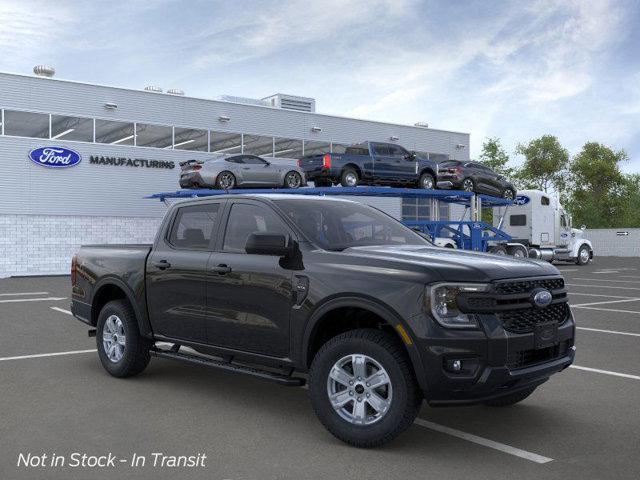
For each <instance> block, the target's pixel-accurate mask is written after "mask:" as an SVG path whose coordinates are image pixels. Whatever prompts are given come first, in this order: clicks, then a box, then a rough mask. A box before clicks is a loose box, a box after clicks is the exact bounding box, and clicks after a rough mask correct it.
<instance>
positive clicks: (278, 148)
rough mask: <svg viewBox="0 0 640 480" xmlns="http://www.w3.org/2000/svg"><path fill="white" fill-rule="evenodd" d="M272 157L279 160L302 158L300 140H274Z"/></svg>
mask: <svg viewBox="0 0 640 480" xmlns="http://www.w3.org/2000/svg"><path fill="white" fill-rule="evenodd" d="M274 143H275V149H274V152H273V156H274V157H280V158H296V159H297V158H302V140H292V139H289V138H277V137H276V138H275V139H274Z"/></svg>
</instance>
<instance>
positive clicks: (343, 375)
mask: <svg viewBox="0 0 640 480" xmlns="http://www.w3.org/2000/svg"><path fill="white" fill-rule="evenodd" d="M327 394H328V395H329V401H330V402H331V406H332V407H333V409H334V410H335V411H336V413H337V414H338V415H340V417H342V418H343V419H344V420H346V421H347V422H349V423H351V424H354V425H371V424H373V423H376V422H378V421H379V420H380V419H382V418H383V417H384V416H385V415H386V414H387V412H389V409H390V407H391V403H392V401H393V389H392V385H391V379H390V377H389V374H388V373H387V371H386V370H385V369H384V368H383V367H382V365H380V363H379V362H378V361H377V360H375V359H373V358H371V357H369V356H367V355H362V354H351V355H347V356H345V357H342V358H341V359H340V360H338V361H337V362H336V363H335V364H334V365H333V367H332V368H331V370H330V372H329V378H328V379H327Z"/></svg>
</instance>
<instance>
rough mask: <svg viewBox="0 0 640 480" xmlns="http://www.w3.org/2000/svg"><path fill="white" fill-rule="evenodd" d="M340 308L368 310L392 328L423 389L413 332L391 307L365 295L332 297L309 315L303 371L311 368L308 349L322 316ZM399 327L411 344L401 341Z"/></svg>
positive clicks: (419, 360) (304, 335)
mask: <svg viewBox="0 0 640 480" xmlns="http://www.w3.org/2000/svg"><path fill="white" fill-rule="evenodd" d="M341 307H356V308H362V309H363V310H368V311H370V312H371V313H374V314H376V315H378V316H379V317H380V318H382V319H383V320H384V321H385V322H386V323H388V324H389V325H390V326H391V327H393V329H394V331H395V333H396V335H397V336H398V337H400V338H401V342H402V345H403V346H404V348H405V350H406V351H407V353H408V354H409V359H410V360H411V364H412V366H413V369H414V372H415V374H416V377H417V379H418V382H419V383H420V385H421V386H423V387H424V385H423V383H424V381H425V375H424V367H423V364H422V359H421V357H420V354H419V351H418V346H417V344H416V340H415V338H414V336H413V332H412V331H411V329H410V328H408V325H407V323H406V322H405V321H404V320H403V319H402V317H401V316H400V315H399V314H398V313H397V312H396V311H395V310H393V309H392V308H391V307H389V306H388V305H386V304H384V303H382V302H380V301H378V300H377V299H375V298H373V297H369V296H366V295H356V294H348V295H341V296H338V297H332V298H330V299H329V300H326V301H325V302H323V303H322V304H320V305H319V306H318V307H317V308H316V309H315V310H314V311H313V313H312V314H311V316H310V317H309V320H308V321H307V324H306V326H305V329H304V333H303V338H302V352H301V354H302V362H303V365H304V368H305V369H308V368H309V367H310V366H311V360H310V359H309V358H308V357H309V348H310V344H311V338H312V336H313V335H314V333H315V332H316V328H317V326H318V324H319V322H320V319H321V318H322V316H323V315H324V314H326V313H328V312H330V311H331V310H335V309H336V308H341ZM398 326H401V327H402V329H403V330H404V331H405V332H406V334H407V336H408V337H409V339H410V340H411V344H408V343H407V342H406V341H404V340H402V336H401V335H400V334H399V332H398V330H397V328H398Z"/></svg>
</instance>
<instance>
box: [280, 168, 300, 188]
mask: <svg viewBox="0 0 640 480" xmlns="http://www.w3.org/2000/svg"><path fill="white" fill-rule="evenodd" d="M290 175H294V176H295V177H296V180H297V185H295V186H293V185H291V184H290V183H289V181H288V178H289V176H290ZM301 186H302V175H300V174H299V173H298V172H296V171H295V170H291V171H290V172H287V174H286V175H285V176H284V188H291V189H296V188H300V187H301Z"/></svg>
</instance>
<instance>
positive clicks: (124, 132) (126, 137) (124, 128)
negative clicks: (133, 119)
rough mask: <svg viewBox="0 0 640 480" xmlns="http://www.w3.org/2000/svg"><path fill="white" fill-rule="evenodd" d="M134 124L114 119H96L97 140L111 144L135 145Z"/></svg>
mask: <svg viewBox="0 0 640 480" xmlns="http://www.w3.org/2000/svg"><path fill="white" fill-rule="evenodd" d="M134 138H135V133H134V125H133V123H128V122H115V121H113V120H96V142H98V143H109V144H111V145H133V141H134Z"/></svg>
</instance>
